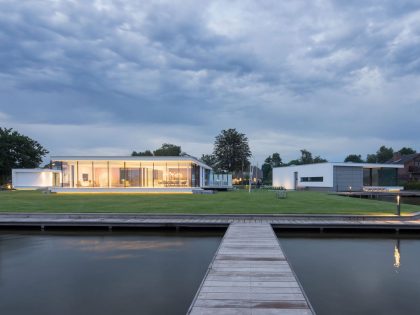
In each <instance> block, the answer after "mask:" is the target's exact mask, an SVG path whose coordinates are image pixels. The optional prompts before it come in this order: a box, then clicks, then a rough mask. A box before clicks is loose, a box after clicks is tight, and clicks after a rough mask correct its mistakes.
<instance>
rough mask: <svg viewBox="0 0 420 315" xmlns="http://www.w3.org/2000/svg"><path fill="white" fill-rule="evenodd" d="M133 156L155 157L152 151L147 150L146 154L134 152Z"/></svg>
mask: <svg viewBox="0 0 420 315" xmlns="http://www.w3.org/2000/svg"><path fill="white" fill-rule="evenodd" d="M131 156H153V153H152V151H150V150H146V151H144V152H141V151H139V152H136V151H133V152H132V153H131Z"/></svg>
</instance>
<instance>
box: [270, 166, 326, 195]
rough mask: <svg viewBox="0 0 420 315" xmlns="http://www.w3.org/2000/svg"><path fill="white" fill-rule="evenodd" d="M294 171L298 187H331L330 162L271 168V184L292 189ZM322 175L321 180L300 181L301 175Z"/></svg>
mask: <svg viewBox="0 0 420 315" xmlns="http://www.w3.org/2000/svg"><path fill="white" fill-rule="evenodd" d="M294 172H297V173H298V183H297V185H298V187H333V185H334V177H333V176H334V174H333V164H332V163H320V164H307V165H297V166H287V167H275V168H274V169H273V186H275V187H280V186H282V187H284V188H286V189H294V188H295V187H294ZM321 176H322V177H323V178H324V180H323V182H301V177H321Z"/></svg>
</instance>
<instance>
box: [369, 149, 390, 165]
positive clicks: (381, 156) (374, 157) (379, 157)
mask: <svg viewBox="0 0 420 315" xmlns="http://www.w3.org/2000/svg"><path fill="white" fill-rule="evenodd" d="M393 156H394V150H393V149H392V148H391V147H389V148H387V147H386V146H384V145H383V146H381V147H380V148H379V150H378V151H376V153H375V154H368V155H367V157H366V162H368V163H385V162H387V161H389V160H390V159H392V157H393Z"/></svg>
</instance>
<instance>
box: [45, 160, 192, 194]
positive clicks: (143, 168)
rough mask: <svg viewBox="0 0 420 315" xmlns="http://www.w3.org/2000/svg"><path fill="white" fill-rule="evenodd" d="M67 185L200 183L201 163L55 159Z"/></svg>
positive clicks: (159, 186)
mask: <svg viewBox="0 0 420 315" xmlns="http://www.w3.org/2000/svg"><path fill="white" fill-rule="evenodd" d="M53 168H55V169H59V170H61V178H62V183H61V186H62V187H67V188H91V187H92V188H124V187H125V188H128V187H135V188H141V187H144V188H166V187H174V188H178V187H187V188H188V187H200V166H199V165H198V164H196V163H191V162H189V161H185V160H182V161H151V160H148V161H133V160H130V161H122V160H109V161H106V160H100V161H95V160H93V161H92V160H75V161H67V160H66V161H53Z"/></svg>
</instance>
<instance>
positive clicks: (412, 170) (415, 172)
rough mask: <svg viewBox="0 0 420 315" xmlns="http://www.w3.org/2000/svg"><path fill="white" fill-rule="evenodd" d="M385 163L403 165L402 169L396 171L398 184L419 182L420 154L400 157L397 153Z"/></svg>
mask: <svg viewBox="0 0 420 315" xmlns="http://www.w3.org/2000/svg"><path fill="white" fill-rule="evenodd" d="M387 163H388V164H400V165H404V168H400V169H398V181H399V182H400V183H406V182H410V181H420V153H414V154H408V155H401V154H400V153H398V152H397V153H395V154H394V156H393V157H392V159H391V160H389V161H388V162H387Z"/></svg>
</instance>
